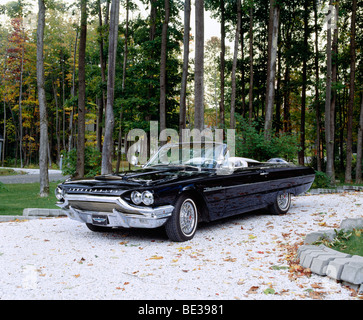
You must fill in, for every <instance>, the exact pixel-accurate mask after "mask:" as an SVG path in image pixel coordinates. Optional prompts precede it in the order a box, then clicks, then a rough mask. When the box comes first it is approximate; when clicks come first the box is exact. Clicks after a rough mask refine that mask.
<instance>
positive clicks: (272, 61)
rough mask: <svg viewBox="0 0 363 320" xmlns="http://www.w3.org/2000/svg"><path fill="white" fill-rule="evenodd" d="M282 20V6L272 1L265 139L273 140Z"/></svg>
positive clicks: (275, 0)
mask: <svg viewBox="0 0 363 320" xmlns="http://www.w3.org/2000/svg"><path fill="white" fill-rule="evenodd" d="M279 20H280V6H279V4H278V3H277V0H271V1H270V24H269V36H268V60H267V84H266V105H265V139H270V138H271V129H272V116H273V107H274V100H275V76H276V58H277V39H278V30H279Z"/></svg>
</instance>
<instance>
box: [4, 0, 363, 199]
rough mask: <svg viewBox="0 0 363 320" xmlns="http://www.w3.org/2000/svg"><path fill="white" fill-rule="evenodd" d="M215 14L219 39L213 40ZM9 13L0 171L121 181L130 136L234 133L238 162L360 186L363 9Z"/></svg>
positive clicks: (154, 1)
mask: <svg viewBox="0 0 363 320" xmlns="http://www.w3.org/2000/svg"><path fill="white" fill-rule="evenodd" d="M191 8H193V10H194V12H195V14H194V15H192V17H193V19H192V20H191V15H190V10H191ZM205 12H208V13H209V14H210V15H211V16H212V17H213V18H214V19H215V21H216V23H217V24H218V27H219V28H220V37H211V38H207V39H206V38H205V36H204V34H205V28H206V27H207V28H208V26H205V25H204V14H205ZM0 14H1V25H0V68H2V69H3V71H2V72H1V74H2V76H1V83H0V99H1V100H0V101H1V108H0V130H1V131H0V142H1V141H3V143H2V150H1V158H0V163H1V164H2V166H19V165H20V166H21V167H23V166H28V165H31V164H39V166H40V167H41V170H43V171H42V172H43V173H45V172H46V171H45V170H47V167H48V165H49V164H52V163H53V164H55V165H59V163H60V159H61V158H62V159H63V168H65V169H66V170H69V171H68V172H67V173H70V174H72V175H73V176H76V177H82V176H87V175H94V174H99V173H103V174H105V173H110V172H113V171H116V172H119V170H123V168H124V167H123V160H124V159H125V152H126V151H127V148H128V147H129V144H130V143H131V142H128V141H126V139H125V136H126V134H127V133H128V132H129V131H130V130H131V129H134V128H140V129H143V130H145V132H148V131H149V128H150V127H149V125H150V121H158V123H159V129H160V131H161V130H163V129H165V128H172V129H176V130H178V131H179V132H180V130H181V129H183V128H189V129H193V128H197V129H200V130H203V129H204V128H211V129H216V128H221V129H229V128H231V129H235V130H236V155H237V156H245V157H252V158H257V159H258V160H261V161H264V160H267V159H269V158H271V157H283V158H285V159H286V160H289V161H295V162H298V163H300V164H305V165H310V166H312V167H314V168H315V169H316V170H317V173H318V174H319V175H320V176H324V178H325V179H326V181H327V183H328V184H334V183H335V182H336V180H340V181H343V180H344V181H345V183H353V182H354V181H355V182H356V183H362V149H363V147H362V135H363V133H362V128H363V90H362V88H363V78H362V75H363V65H362V57H361V55H362V51H361V48H362V44H363V32H362V24H363V20H362V17H363V1H362V0H339V1H338V0H336V1H333V0H325V1H324V0H320V1H319V0H303V1H302V0H289V1H287V0H285V1H284V0H220V1H216V0H195V1H193V2H191V1H190V0H185V1H182V0H138V1H136V0H78V1H72V2H71V1H69V2H68V1H59V0H38V1H35V0H33V1H32V0H17V1H9V2H5V3H2V4H1V6H0ZM42 128H43V129H42ZM42 130H43V131H42ZM44 130H45V131H44ZM0 144H1V143H0ZM42 168H43V169H42ZM44 176H45V177H44V181H43V183H41V192H40V194H45V195H46V194H47V193H48V192H49V183H47V181H46V180H47V175H45V174H44Z"/></svg>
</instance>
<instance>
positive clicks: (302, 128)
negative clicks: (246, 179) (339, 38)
mask: <svg viewBox="0 0 363 320" xmlns="http://www.w3.org/2000/svg"><path fill="white" fill-rule="evenodd" d="M308 5H309V4H308V0H305V2H304V11H305V12H304V48H306V50H307V49H308V32H309V31H308V29H309V26H308V18H309V8H308ZM306 55H307V53H306V52H305V53H304V54H303V70H302V95H301V119H300V151H299V153H298V159H299V164H301V165H304V164H305V114H306V87H307V83H306V81H307V56H306Z"/></svg>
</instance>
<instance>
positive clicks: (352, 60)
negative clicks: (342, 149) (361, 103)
mask: <svg viewBox="0 0 363 320" xmlns="http://www.w3.org/2000/svg"><path fill="white" fill-rule="evenodd" d="M356 16H357V0H353V5H352V18H351V19H352V21H351V33H350V86H349V105H348V126H347V160H346V166H345V183H352V157H353V150H352V147H353V109H354V80H355V70H356V66H355V63H356V62H355V59H356V52H355V48H356V42H355V31H356V27H355V24H356Z"/></svg>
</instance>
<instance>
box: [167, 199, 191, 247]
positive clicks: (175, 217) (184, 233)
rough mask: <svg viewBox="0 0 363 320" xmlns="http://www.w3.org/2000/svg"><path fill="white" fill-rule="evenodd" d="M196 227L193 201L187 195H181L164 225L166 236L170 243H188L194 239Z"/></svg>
mask: <svg viewBox="0 0 363 320" xmlns="http://www.w3.org/2000/svg"><path fill="white" fill-rule="evenodd" d="M197 225H198V209H197V206H196V204H195V202H194V200H193V199H192V198H191V197H189V196H187V195H181V196H180V197H179V199H178V200H177V201H176V204H175V208H174V211H173V214H172V216H171V217H170V218H169V220H168V221H167V223H166V225H165V230H166V234H167V235H168V237H169V239H170V240H172V241H176V242H182V241H188V240H191V239H192V238H193V237H194V235H195V232H196V230H197Z"/></svg>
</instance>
